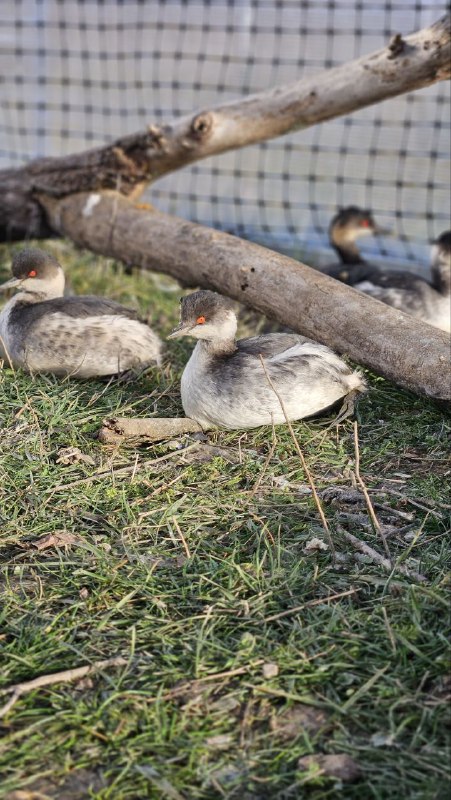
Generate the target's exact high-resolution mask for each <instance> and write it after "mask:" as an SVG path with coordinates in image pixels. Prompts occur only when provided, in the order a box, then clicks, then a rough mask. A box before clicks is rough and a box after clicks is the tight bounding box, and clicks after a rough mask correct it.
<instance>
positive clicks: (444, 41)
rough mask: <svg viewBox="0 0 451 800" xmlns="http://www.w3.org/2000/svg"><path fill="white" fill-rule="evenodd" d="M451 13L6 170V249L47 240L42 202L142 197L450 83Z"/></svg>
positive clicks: (0, 198) (0, 196) (1, 232)
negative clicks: (237, 155) (151, 188)
mask: <svg viewBox="0 0 451 800" xmlns="http://www.w3.org/2000/svg"><path fill="white" fill-rule="evenodd" d="M450 19H451V16H450V15H449V14H447V15H445V16H444V17H443V18H442V19H440V20H439V21H438V22H436V23H435V24H434V25H432V26H431V27H429V28H425V29H423V30H421V31H419V32H417V33H413V34H411V35H409V36H406V37H405V38H402V37H401V36H399V35H398V36H395V37H394V38H393V39H392V41H391V42H390V43H389V45H388V46H387V47H385V48H383V49H382V50H379V51H377V52H375V53H372V54H371V55H368V56H364V57H363V58H360V59H357V60H355V61H351V62H349V63H347V64H343V65H341V66H339V67H334V68H332V69H328V70H325V71H323V72H320V73H318V74H317V75H313V76H309V77H307V78H303V79H301V80H299V81H296V82H295V83H292V84H289V85H287V86H280V87H276V88H274V89H271V90H269V91H265V92H260V93H258V94H254V95H251V96H249V97H245V98H241V99H239V100H236V101H234V102H231V103H227V104H223V105H218V106H216V107H214V108H209V109H204V110H202V111H200V112H198V113H194V114H189V115H187V116H184V117H181V118H179V119H176V120H174V121H172V122H169V123H167V124H152V125H149V127H148V129H147V130H146V131H142V132H139V133H136V134H131V135H129V136H125V137H123V138H121V139H118V140H116V141H114V142H112V143H111V144H108V145H106V146H104V147H97V148H95V149H92V150H89V151H85V152H82V153H77V154H74V155H70V156H66V157H63V158H53V159H51V158H47V159H38V160H36V161H32V162H31V163H29V164H27V165H26V166H24V167H22V168H19V169H7V170H2V171H0V186H1V188H2V191H1V193H0V241H13V240H20V239H23V238H29V237H36V238H45V237H47V236H49V235H50V233H51V231H50V230H49V228H48V226H47V224H46V220H45V216H44V215H43V214H42V208H41V206H40V203H39V200H38V196H39V195H40V194H45V195H49V196H52V197H63V196H65V195H69V194H72V193H75V192H84V191H99V190H104V189H114V190H116V191H118V192H119V193H121V194H124V195H126V196H130V197H134V198H135V199H136V198H137V197H138V196H139V194H140V193H141V192H142V191H143V190H144V188H145V186H146V185H147V184H148V183H150V182H152V181H155V180H156V179H157V178H159V177H161V176H162V175H165V174H167V173H168V172H172V171H174V170H176V169H180V168H181V167H183V166H185V165H187V164H191V163H192V162H194V161H198V160H199V159H202V158H207V157H208V156H211V155H216V154H218V153H223V152H225V151H227V150H233V149H236V148H240V147H245V146H246V145H250V144H254V143H256V142H261V141H264V140H267V139H271V138H274V137H276V136H281V135H283V134H286V133H289V132H290V131H294V130H299V129H301V128H307V127H309V126H311V125H315V124H317V123H318V122H324V121H325V120H328V119H332V118H334V117H338V116H341V115H343V114H349V113H351V112H352V111H356V110H358V109H360V108H364V107H365V106H369V105H372V104H374V103H379V102H381V101H382V100H385V99H387V98H390V97H395V96H396V95H399V94H404V93H406V92H411V91H413V90H415V89H420V88H422V87H425V86H428V85H430V84H432V83H435V82H437V81H440V80H444V79H446V78H449V77H450V74H451V35H450Z"/></svg>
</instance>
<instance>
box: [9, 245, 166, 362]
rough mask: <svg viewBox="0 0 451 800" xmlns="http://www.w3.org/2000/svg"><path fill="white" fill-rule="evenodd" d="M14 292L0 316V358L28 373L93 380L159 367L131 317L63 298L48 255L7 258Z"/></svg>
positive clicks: (147, 333)
mask: <svg viewBox="0 0 451 800" xmlns="http://www.w3.org/2000/svg"><path fill="white" fill-rule="evenodd" d="M12 274H13V277H12V278H11V280H8V281H6V283H4V284H2V285H1V286H0V291H5V290H7V289H12V288H17V289H18V290H19V291H18V292H17V293H16V294H15V295H14V296H13V297H12V298H11V299H10V300H9V301H8V302H7V303H6V305H5V306H4V307H3V309H2V311H1V313H0V354H1V355H3V358H4V359H5V360H6V361H7V362H9V363H10V364H11V365H12V366H13V367H20V368H22V369H24V370H25V371H27V372H30V373H41V372H45V373H53V374H55V375H58V376H69V375H70V376H75V377H76V378H95V377H101V376H107V375H115V374H121V373H126V372H127V371H131V370H137V369H138V370H142V369H144V368H146V367H148V366H150V365H153V364H155V365H159V364H160V363H161V348H162V343H161V340H160V339H159V337H158V336H157V334H156V333H154V331H153V330H152V329H151V328H150V327H149V326H148V325H147V324H146V323H145V322H144V321H142V320H141V319H140V318H139V316H138V315H137V313H136V312H135V311H132V310H130V309H128V308H125V307H124V306H122V305H120V304H119V303H116V302H114V301H113V300H109V299H108V298H105V297H96V296H92V295H85V296H81V295H79V296H72V297H64V296H63V294H64V284H65V277H64V272H63V269H62V267H61V265H60V264H59V262H58V261H57V260H56V258H54V256H53V255H51V254H50V253H48V252H46V251H45V250H40V249H38V248H26V249H24V250H21V251H19V252H18V253H16V254H15V255H14V257H13V261H12Z"/></svg>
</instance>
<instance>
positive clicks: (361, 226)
mask: <svg viewBox="0 0 451 800" xmlns="http://www.w3.org/2000/svg"><path fill="white" fill-rule="evenodd" d="M390 234H391V231H390V230H388V229H387V228H381V227H380V226H379V225H376V223H375V221H374V218H373V215H372V213H371V211H369V210H368V209H366V210H364V209H361V208H358V206H348V207H347V208H342V209H340V211H339V212H338V213H337V214H336V215H335V216H334V217H333V218H332V220H331V223H330V225H329V240H330V243H331V245H332V247H333V248H334V250H336V252H337V253H338V255H339V257H340V262H339V263H337V264H329V265H328V266H326V267H321V272H325V273H326V274H327V275H330V277H331V278H336V279H337V280H339V281H341V282H342V283H350V284H352V283H354V282H355V281H356V280H364V279H365V277H366V275H367V273H368V269H371V270H374V269H375V267H374V266H372V265H370V264H368V263H367V262H366V261H365V259H364V258H363V257H362V255H361V254H360V252H359V250H358V248H357V244H356V242H357V240H358V239H364V238H367V237H368V236H375V235H390Z"/></svg>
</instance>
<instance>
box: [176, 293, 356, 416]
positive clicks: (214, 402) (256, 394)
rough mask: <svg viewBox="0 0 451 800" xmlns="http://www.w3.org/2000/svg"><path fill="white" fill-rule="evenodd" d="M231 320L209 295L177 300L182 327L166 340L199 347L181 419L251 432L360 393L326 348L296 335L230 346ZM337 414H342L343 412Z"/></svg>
mask: <svg viewBox="0 0 451 800" xmlns="http://www.w3.org/2000/svg"><path fill="white" fill-rule="evenodd" d="M236 329H237V320H236V315H235V312H234V311H233V308H232V304H231V301H229V300H228V299H227V298H225V297H222V296H221V295H219V294H216V293H215V292H210V291H203V290H202V291H198V292H194V293H193V294H190V295H188V296H187V297H184V298H182V300H181V311H180V324H179V325H178V326H177V327H176V328H175V329H174V330H173V331H172V333H171V334H170V336H169V337H168V338H169V339H173V338H176V337H179V336H194V337H195V338H196V339H198V342H197V344H196V346H195V348H194V351H193V353H192V355H191V358H190V359H189V361H188V363H187V365H186V367H185V369H184V371H183V375H182V380H181V395H182V405H183V409H184V411H185V414H186V415H187V417H190V418H191V419H194V420H196V421H197V422H198V423H199V425H201V426H202V427H203V428H205V429H208V428H211V427H212V426H213V427H220V428H231V429H236V428H255V427H258V426H259V425H271V424H272V423H274V424H279V423H283V422H285V416H284V413H283V411H282V408H281V405H280V402H279V400H278V398H277V396H276V394H275V392H274V390H273V389H272V388H271V386H270V384H269V381H268V379H267V376H266V374H265V371H264V369H263V366H262V363H261V360H260V355H261V356H262V358H263V360H264V364H265V367H266V370H267V372H268V375H269V377H270V379H271V381H272V382H273V384H274V386H275V388H276V390H277V393H278V394H279V395H280V397H281V399H282V401H283V403H284V406H285V410H286V412H287V415H288V418H289V419H290V420H296V419H302V418H303V417H310V416H312V415H314V414H318V413H320V412H321V411H324V410H325V409H327V408H329V407H331V406H333V405H335V403H337V402H338V401H339V400H343V399H344V400H345V402H346V404H347V411H348V413H350V411H351V410H352V406H353V399H354V397H355V396H356V395H358V394H359V393H361V392H364V391H365V390H366V384H365V381H364V379H363V377H362V375H361V374H360V373H359V372H353V371H352V370H351V369H350V368H349V367H348V366H347V365H346V364H345V363H344V361H342V359H341V358H339V357H338V356H337V355H335V353H333V352H332V350H329V348H328V347H325V346H324V345H321V344H318V343H317V342H313V341H311V340H310V339H306V338H305V337H304V336H300V335H298V334H295V333H291V334H288V333H271V334H267V335H263V336H255V337H253V338H250V339H241V340H239V341H236V340H235V334H236ZM343 416H347V414H344V415H343Z"/></svg>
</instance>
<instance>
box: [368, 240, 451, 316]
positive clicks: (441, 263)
mask: <svg viewBox="0 0 451 800" xmlns="http://www.w3.org/2000/svg"><path fill="white" fill-rule="evenodd" d="M431 275H432V280H431V281H427V280H426V279H425V278H422V277H421V276H420V275H415V273H413V272H408V271H407V270H403V271H392V270H390V271H384V272H381V271H379V270H373V271H372V272H369V273H368V274H367V276H366V277H365V278H364V279H363V280H358V281H356V282H355V283H353V286H354V288H355V289H358V290H359V291H360V292H364V294H369V295H371V297H374V298H376V299H377V300H380V301H381V302H382V303H386V304H387V305H389V306H392V307H393V308H396V309H398V310H400V311H404V312H405V313H406V314H409V315H410V316H412V317H416V318H417V319H419V320H421V321H422V322H427V323H428V324H429V325H433V326H434V327H435V328H441V329H442V330H444V331H450V330H451V232H449V231H447V232H445V233H443V234H442V235H441V236H440V237H439V238H438V239H437V240H436V241H435V242H434V247H433V252H432V266H431Z"/></svg>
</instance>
